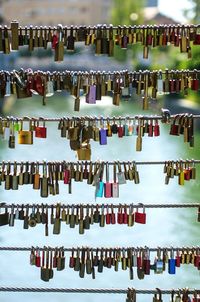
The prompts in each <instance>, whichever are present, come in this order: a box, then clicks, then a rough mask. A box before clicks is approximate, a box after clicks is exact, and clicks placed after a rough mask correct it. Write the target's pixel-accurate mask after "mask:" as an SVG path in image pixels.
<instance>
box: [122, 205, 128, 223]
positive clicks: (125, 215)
mask: <svg viewBox="0 0 200 302" xmlns="http://www.w3.org/2000/svg"><path fill="white" fill-rule="evenodd" d="M123 224H128V214H127V206H126V205H125V206H124V213H123Z"/></svg>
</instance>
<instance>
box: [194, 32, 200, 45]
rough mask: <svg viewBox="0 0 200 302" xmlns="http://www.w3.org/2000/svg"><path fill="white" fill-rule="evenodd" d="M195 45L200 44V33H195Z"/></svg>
mask: <svg viewBox="0 0 200 302" xmlns="http://www.w3.org/2000/svg"><path fill="white" fill-rule="evenodd" d="M193 45H200V34H196V35H195V40H194V42H193Z"/></svg>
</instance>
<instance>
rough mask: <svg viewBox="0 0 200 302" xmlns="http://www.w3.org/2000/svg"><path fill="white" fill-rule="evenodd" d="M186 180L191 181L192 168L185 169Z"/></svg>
mask: <svg viewBox="0 0 200 302" xmlns="http://www.w3.org/2000/svg"><path fill="white" fill-rule="evenodd" d="M183 172H184V179H185V180H190V175H191V168H189V167H187V168H185V169H184V171H183Z"/></svg>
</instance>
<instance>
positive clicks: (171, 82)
mask: <svg viewBox="0 0 200 302" xmlns="http://www.w3.org/2000/svg"><path fill="white" fill-rule="evenodd" d="M169 92H170V93H175V92H176V81H175V80H174V79H170V80H169Z"/></svg>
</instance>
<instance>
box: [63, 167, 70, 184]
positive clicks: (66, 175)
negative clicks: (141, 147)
mask: <svg viewBox="0 0 200 302" xmlns="http://www.w3.org/2000/svg"><path fill="white" fill-rule="evenodd" d="M70 179H71V175H70V170H69V169H65V170H64V184H65V185H68V184H69V183H70Z"/></svg>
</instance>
